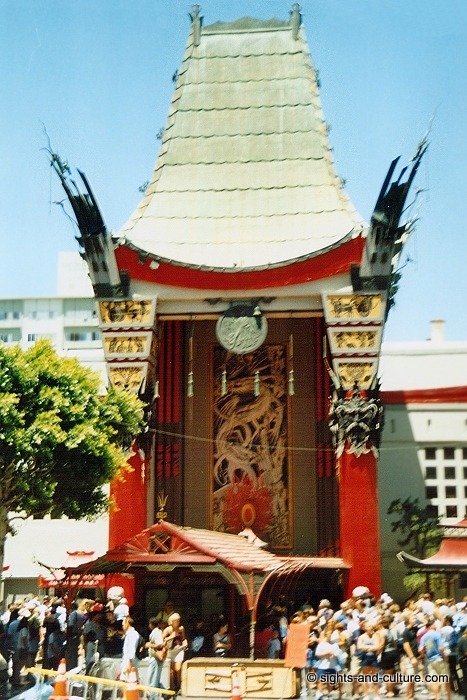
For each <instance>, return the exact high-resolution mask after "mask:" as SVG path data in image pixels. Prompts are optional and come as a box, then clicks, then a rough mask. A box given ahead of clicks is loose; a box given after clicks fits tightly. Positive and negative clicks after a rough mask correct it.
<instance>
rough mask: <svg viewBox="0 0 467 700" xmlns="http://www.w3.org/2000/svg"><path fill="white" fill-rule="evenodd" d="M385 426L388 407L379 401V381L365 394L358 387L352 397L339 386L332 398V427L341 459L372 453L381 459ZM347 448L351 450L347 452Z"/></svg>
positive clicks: (333, 438)
mask: <svg viewBox="0 0 467 700" xmlns="http://www.w3.org/2000/svg"><path fill="white" fill-rule="evenodd" d="M383 425H384V408H383V405H382V403H381V400H380V398H379V382H378V383H377V384H376V386H375V387H374V388H373V389H370V390H368V391H367V392H366V393H365V394H364V395H363V394H362V392H361V391H360V389H359V388H358V385H357V384H355V385H354V387H353V389H352V393H351V394H350V396H348V395H347V392H346V391H345V390H344V389H343V388H341V387H339V388H337V389H336V390H335V392H334V395H333V396H332V397H331V405H330V410H329V428H330V430H331V435H332V441H333V445H334V449H335V450H336V455H337V457H340V456H341V455H342V453H343V452H344V450H346V453H347V454H355V455H356V456H357V457H360V455H362V454H367V453H368V452H370V451H371V452H372V453H373V454H374V455H375V457H377V456H378V449H379V445H380V442H381V434H382V430H383ZM346 446H347V449H346Z"/></svg>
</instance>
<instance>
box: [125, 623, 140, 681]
mask: <svg viewBox="0 0 467 700" xmlns="http://www.w3.org/2000/svg"><path fill="white" fill-rule="evenodd" d="M122 629H123V631H124V633H125V634H124V637H123V657H122V666H121V670H120V676H122V675H123V676H127V675H128V673H129V671H130V670H131V668H134V669H135V670H136V669H137V668H138V658H137V656H136V652H137V651H138V644H139V641H140V634H139V632H138V631H137V630H135V628H134V621H133V618H131V617H129V616H127V617H126V618H125V619H124V620H123V624H122Z"/></svg>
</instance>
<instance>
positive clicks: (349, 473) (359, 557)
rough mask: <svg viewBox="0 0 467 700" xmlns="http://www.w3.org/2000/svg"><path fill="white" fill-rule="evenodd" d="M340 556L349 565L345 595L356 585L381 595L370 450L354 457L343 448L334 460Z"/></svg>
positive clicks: (373, 465)
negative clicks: (338, 511)
mask: <svg viewBox="0 0 467 700" xmlns="http://www.w3.org/2000/svg"><path fill="white" fill-rule="evenodd" d="M338 469H339V475H340V476H339V502H340V543H341V556H342V558H343V559H344V561H345V562H346V563H347V564H349V565H350V566H351V569H350V571H349V574H348V577H347V580H346V585H345V592H344V594H345V596H346V597H350V596H351V594H352V590H353V589H354V588H355V587H356V586H367V587H368V588H369V589H370V592H371V593H372V594H373V595H375V596H377V597H379V596H380V595H381V552H380V541H379V511H378V477H377V461H376V457H375V456H374V455H373V453H372V452H367V453H366V454H362V455H360V457H357V456H356V455H355V454H347V452H346V451H345V450H344V452H343V454H342V455H341V457H340V458H339V460H338Z"/></svg>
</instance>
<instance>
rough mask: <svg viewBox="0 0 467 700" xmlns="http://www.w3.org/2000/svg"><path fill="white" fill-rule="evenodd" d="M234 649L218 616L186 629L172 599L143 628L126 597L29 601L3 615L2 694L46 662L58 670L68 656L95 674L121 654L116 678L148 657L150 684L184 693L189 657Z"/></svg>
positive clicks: (0, 643) (74, 666) (0, 631)
mask: <svg viewBox="0 0 467 700" xmlns="http://www.w3.org/2000/svg"><path fill="white" fill-rule="evenodd" d="M143 627H144V625H143ZM231 647H232V639H231V635H230V633H229V626H228V624H227V622H225V621H224V620H223V619H218V620H216V622H215V623H214V621H212V623H211V625H207V624H206V623H205V622H204V621H203V620H202V619H200V618H198V619H196V620H194V621H193V623H192V624H191V625H190V628H189V630H188V633H187V631H186V630H185V627H184V625H183V624H182V622H181V616H180V614H179V613H178V612H176V611H175V609H174V606H173V604H172V602H171V601H170V600H168V601H166V603H165V604H164V606H163V608H162V610H160V611H159V613H157V615H155V616H154V617H151V618H150V619H149V622H148V629H147V630H144V629H142V631H140V629H136V627H135V621H134V619H133V618H132V616H131V610H130V607H129V605H128V602H127V600H126V599H125V598H124V597H122V598H120V599H119V600H118V601H106V602H105V603H104V602H101V601H96V600H91V599H88V598H82V599H79V600H77V601H76V603H75V604H74V605H73V606H72V609H71V610H69V611H67V609H66V607H65V604H64V601H63V600H62V599H61V598H50V597H48V596H45V597H44V598H42V599H40V598H39V597H31V598H26V599H24V600H23V601H21V602H19V603H14V604H12V605H10V606H9V607H8V609H7V610H6V611H5V612H4V613H3V615H1V617H0V699H1V698H2V697H5V696H6V694H7V693H6V689H7V686H8V684H10V685H11V687H12V688H13V689H19V688H21V687H22V686H23V684H24V682H23V678H24V672H25V669H27V668H31V667H33V666H35V665H37V664H38V663H40V664H41V666H42V668H44V669H52V670H57V669H58V666H59V664H60V661H61V660H62V659H63V658H64V659H65V662H66V668H67V669H68V670H73V669H78V668H79V669H80V670H84V671H85V672H86V673H87V674H89V673H93V672H95V671H96V666H95V664H96V663H98V661H99V659H101V658H104V657H107V658H113V659H118V660H119V673H118V675H117V677H118V678H121V679H122V680H125V679H126V678H127V677H128V675H129V673H130V670H131V669H132V668H135V669H136V670H138V666H139V665H140V663H141V660H142V659H143V658H145V657H148V662H147V665H148V680H147V682H148V685H149V686H151V687H154V688H163V689H165V688H167V689H168V688H170V689H171V690H174V691H175V692H179V690H180V685H181V669H182V663H183V661H184V659H185V658H187V657H188V656H191V657H194V656H209V655H212V656H222V655H224V654H226V653H228V651H229V650H230V649H231ZM2 659H3V668H2V661H1V660H2ZM120 659H121V661H120ZM164 669H167V670H168V674H167V675H168V678H167V679H165V678H164V675H163V671H164ZM2 673H3V675H2Z"/></svg>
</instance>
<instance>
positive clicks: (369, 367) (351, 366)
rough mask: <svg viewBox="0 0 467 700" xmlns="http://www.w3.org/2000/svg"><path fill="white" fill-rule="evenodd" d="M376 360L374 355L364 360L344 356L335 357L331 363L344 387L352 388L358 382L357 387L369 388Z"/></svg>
mask: <svg viewBox="0 0 467 700" xmlns="http://www.w3.org/2000/svg"><path fill="white" fill-rule="evenodd" d="M377 362H378V359H377V358H376V357H375V358H374V359H370V358H368V359H366V358H365V360H352V359H348V358H345V359H342V360H340V359H336V360H334V363H333V364H334V371H335V372H336V374H337V376H338V378H339V380H340V383H341V385H342V387H343V388H344V389H352V388H353V386H354V385H355V384H358V387H359V389H369V388H370V385H371V382H372V381H373V378H374V376H375V373H376V370H377Z"/></svg>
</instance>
